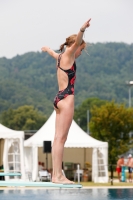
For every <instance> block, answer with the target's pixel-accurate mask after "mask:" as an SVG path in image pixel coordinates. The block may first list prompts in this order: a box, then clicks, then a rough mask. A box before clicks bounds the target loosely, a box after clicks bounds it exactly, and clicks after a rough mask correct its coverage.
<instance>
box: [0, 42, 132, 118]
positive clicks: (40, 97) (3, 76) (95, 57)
mask: <svg viewBox="0 0 133 200" xmlns="http://www.w3.org/2000/svg"><path fill="white" fill-rule="evenodd" d="M86 51H87V53H86ZM86 51H84V52H83V53H82V56H81V57H79V58H78V59H77V61H76V64H77V78H76V84H75V106H76V107H78V106H79V105H80V104H81V103H82V102H83V101H84V100H85V99H87V98H90V97H97V98H100V99H102V100H109V101H111V100H114V101H115V102H117V103H125V104H126V106H128V98H129V96H128V87H129V86H128V85H127V84H126V81H130V80H132V81H133V44H130V45H129V44H125V43H96V44H88V45H87V48H86ZM88 54H89V55H88ZM57 91H58V87H57V80H56V62H55V60H54V59H53V58H51V57H50V56H49V55H48V54H47V53H44V52H43V53H42V52H29V53H25V54H23V55H17V56H15V57H13V58H12V59H7V58H6V57H2V58H0V115H1V113H2V112H3V111H5V110H8V109H9V108H13V109H14V108H18V107H19V106H22V105H32V106H34V107H35V108H36V109H37V110H39V111H40V112H41V113H43V114H44V115H45V116H46V117H49V115H50V114H51V113H52V111H53V99H54V96H55V95H56V93H57ZM132 100H133V98H132ZM132 105H133V101H132Z"/></svg>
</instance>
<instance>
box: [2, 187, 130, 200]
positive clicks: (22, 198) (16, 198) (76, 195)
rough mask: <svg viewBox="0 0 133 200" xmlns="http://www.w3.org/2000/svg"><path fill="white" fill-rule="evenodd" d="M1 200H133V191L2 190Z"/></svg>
mask: <svg viewBox="0 0 133 200" xmlns="http://www.w3.org/2000/svg"><path fill="white" fill-rule="evenodd" d="M0 200H133V189H132V188H130V189H129V188H128V189H118V188H117V189H106V188H104V189H96V188H95V189H34V190H31V189H30V190H28V189H26V190H25V189H21V190H20V189H16V190H15V189H14V190H0Z"/></svg>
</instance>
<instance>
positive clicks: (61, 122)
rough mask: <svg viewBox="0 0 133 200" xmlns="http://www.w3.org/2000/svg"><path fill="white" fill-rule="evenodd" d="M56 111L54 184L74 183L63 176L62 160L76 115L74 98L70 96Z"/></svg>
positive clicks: (53, 159)
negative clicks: (74, 115)
mask: <svg viewBox="0 0 133 200" xmlns="http://www.w3.org/2000/svg"><path fill="white" fill-rule="evenodd" d="M58 108H59V109H57V110H56V125H55V137H54V142H53V146H52V161H53V176H52V182H54V183H70V184H72V183H74V182H72V181H70V180H68V179H67V178H66V177H64V176H63V174H62V160H63V151H64V144H65V141H66V139H67V135H68V131H69V128H70V126H71V123H72V119H73V114H74V96H73V95H69V96H68V97H66V98H65V99H63V100H61V101H60V102H59V103H58Z"/></svg>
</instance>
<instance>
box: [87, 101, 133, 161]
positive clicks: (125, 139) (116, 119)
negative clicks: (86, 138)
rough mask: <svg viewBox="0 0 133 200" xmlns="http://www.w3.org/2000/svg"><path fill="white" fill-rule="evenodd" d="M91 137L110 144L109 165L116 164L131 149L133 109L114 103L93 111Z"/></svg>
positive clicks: (95, 108)
mask: <svg viewBox="0 0 133 200" xmlns="http://www.w3.org/2000/svg"><path fill="white" fill-rule="evenodd" d="M91 113H92V118H91V121H90V130H91V136H93V137H94V138H96V139H98V140H101V141H105V142H108V144H109V163H110V164H115V163H116V160H117V157H118V155H121V154H122V153H125V152H126V151H127V150H128V149H129V142H130V141H131V138H130V137H129V133H130V131H132V130H133V109H132V108H130V109H129V108H125V106H124V105H123V104H120V105H118V104H115V103H114V102H113V101H112V102H109V103H106V104H105V105H103V106H101V107H100V108H99V107H94V108H93V109H92V110H91Z"/></svg>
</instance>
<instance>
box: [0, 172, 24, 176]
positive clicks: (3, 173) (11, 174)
mask: <svg viewBox="0 0 133 200" xmlns="http://www.w3.org/2000/svg"><path fill="white" fill-rule="evenodd" d="M0 176H21V173H10V172H6V173H5V172H0Z"/></svg>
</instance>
